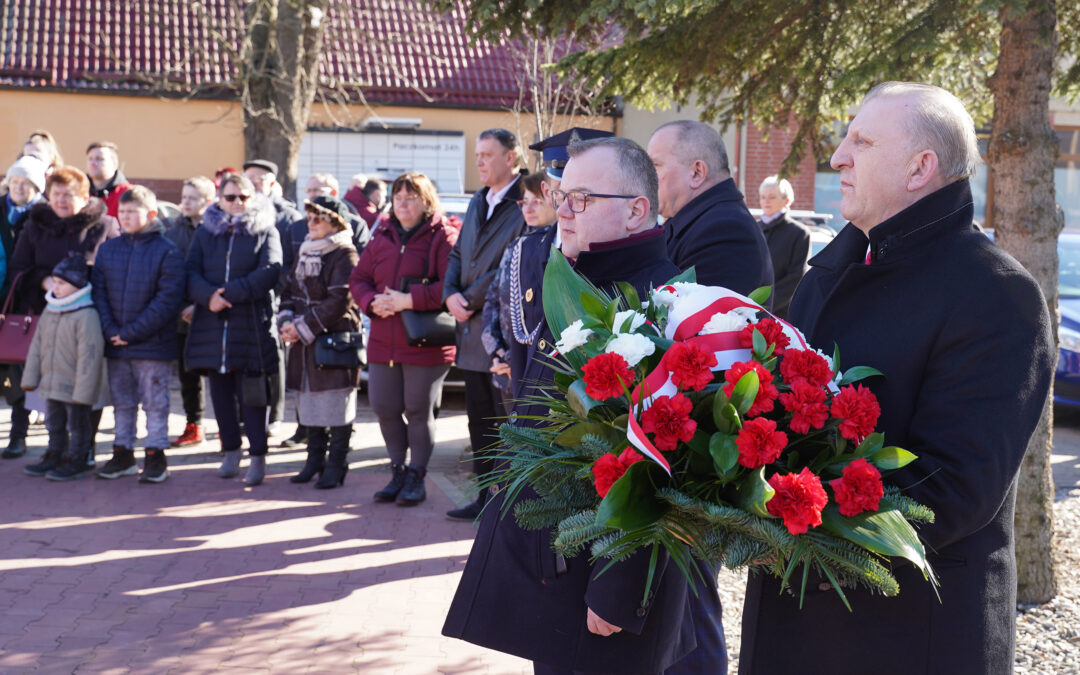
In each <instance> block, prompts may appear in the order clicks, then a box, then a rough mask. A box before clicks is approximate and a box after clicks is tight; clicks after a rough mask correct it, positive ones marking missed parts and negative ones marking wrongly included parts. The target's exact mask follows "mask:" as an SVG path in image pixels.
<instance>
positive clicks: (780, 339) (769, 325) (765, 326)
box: [739, 318, 791, 354]
mask: <svg viewBox="0 0 1080 675" xmlns="http://www.w3.org/2000/svg"><path fill="white" fill-rule="evenodd" d="M755 328H756V329H757V330H758V331H759V332H760V333H761V336H762V337H764V338H765V344H766V345H769V344H775V345H776V350H775V353H777V354H783V353H784V349H785V348H786V347H787V346H788V345H789V344H791V340H789V339H788V336H787V335H784V327H783V326H781V325H780V322H779V321H777V320H776V319H768V318H765V319H762V320H761V321H758V322H757V323H750V324H747V325H746V328H743V329H742V330H741V331H740V332H739V344H741V345H742V346H743V347H753V346H754V329H755Z"/></svg>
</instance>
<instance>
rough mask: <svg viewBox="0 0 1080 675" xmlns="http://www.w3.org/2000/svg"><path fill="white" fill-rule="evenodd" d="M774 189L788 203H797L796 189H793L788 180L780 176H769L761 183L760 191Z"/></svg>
mask: <svg viewBox="0 0 1080 675" xmlns="http://www.w3.org/2000/svg"><path fill="white" fill-rule="evenodd" d="M770 187H774V188H776V189H777V190H778V191H779V192H780V196H781V197H783V198H784V199H786V200H788V201H792V202H793V201H795V188H793V187H791V182H790V181H788V179H787V178H781V177H780V176H769V177H768V178H766V179H765V180H763V181H761V187H759V188H758V191H759V192H760V191H761V190H764V189H765V188H770Z"/></svg>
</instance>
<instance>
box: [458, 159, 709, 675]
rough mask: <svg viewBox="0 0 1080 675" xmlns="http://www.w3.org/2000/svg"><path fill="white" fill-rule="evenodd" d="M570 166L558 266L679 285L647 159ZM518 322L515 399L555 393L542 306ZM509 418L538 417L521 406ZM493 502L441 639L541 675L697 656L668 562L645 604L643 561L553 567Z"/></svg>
mask: <svg viewBox="0 0 1080 675" xmlns="http://www.w3.org/2000/svg"><path fill="white" fill-rule="evenodd" d="M569 155H570V160H569V163H568V164H567V166H566V169H565V172H564V173H563V181H562V184H561V186H560V189H559V190H556V191H554V192H553V201H554V203H555V204H557V205H558V207H559V208H558V216H559V226H560V228H561V229H562V253H561V254H562V255H565V256H566V257H567V258H569V259H570V260H571V261H573V262H574V266H575V269H576V270H577V271H578V272H579V273H581V274H582V275H584V276H585V277H586V278H588V279H590V280H591V281H592V282H593V283H595V284H597V285H598V286H600V287H601V288H604V289H606V290H608V291H609V292H611V291H613V290H614V289H615V283H616V282H617V281H627V282H629V283H631V284H632V285H633V286H634V287H635V288H636V289H637V290H638V292H639V293H643V294H644V293H648V291H649V290H650V289H652V288H653V287H654V286H656V285H658V284H661V283H664V282H665V281H667V280H668V279H669V278H671V277H672V276H674V275H676V274H677V273H678V268H676V267H675V266H674V265H673V264H672V263H671V262H670V261H669V260H668V259H667V253H666V247H665V245H664V239H663V230H662V228H659V227H657V226H656V212H655V209H654V206H653V204H654V203H655V201H656V174H655V171H654V170H653V169H652V165H651V162H650V161H649V158H648V156H647V155H646V154H645V152H644V150H642V148H641V147H640V146H638V145H636V144H635V143H633V142H632V141H629V140H627V139H622V138H600V139H594V140H591V141H585V142H582V143H579V144H575V145H572V146H571V147H570V149H569ZM597 193H599V194H605V195H607V196H606V197H597V196H595V195H596V194H597ZM612 195H620V196H612ZM552 255H559V253H554V254H552ZM529 269H533V270H535V271H537V272H540V273H542V268H540V267H535V268H534V267H530V268H529ZM529 287H531V288H534V289H540V288H541V287H542V279H541V278H539V277H537V278H533V279H531V280H529ZM536 295H539V294H538V293H537V294H536ZM526 317H527V320H530V321H531V320H537V321H540V322H541V324H540V329H539V333H538V339H537V340H536V341H535V343H534V344H532V345H530V346H529V348H528V349H529V359H528V361H527V364H526V366H525V372H524V374H523V376H522V378H521V379H520V380H519V382H518V389H519V391H521V390H525V389H526V388H527V387H528V386H529V385H527V384H525V383H531V382H540V383H547V384H550V383H551V381H552V371H551V369H550V368H548V367H547V366H545V365H544V363H543V359H542V358H538V355H542V354H545V353H547V352H548V351H550V350H551V349H552V347H553V344H554V341H555V336H553V335H552V333H551V330H550V329H549V328H548V326H547V324H546V322H544V321H543V320H542V319H543V315H542V303H541V302H539V300H538V301H537V302H536V303H535V305H531V306H530V312H529V313H528V314H527V315H526ZM515 412H516V413H518V414H519V415H522V416H525V415H528V414H529V413H531V412H534V413H543V412H545V411H543V410H539V409H537V410H530V406H527V405H525V404H518V405H517V407H516V408H515ZM523 496H525V497H528V496H529V495H528V494H525V495H523ZM502 499H503V496H502V494H499V495H497V496H495V497H494V498H493V503H492V504H490V505H489V507H488V508H487V509H485V511H484V514H483V516H482V518H481V521H480V530H479V532H478V533H477V538H476V542H475V543H474V545H473V550H472V553H471V554H470V556H469V561H468V563H467V565H466V567H465V571H464V573H463V575H462V579H461V584H460V585H459V587H458V590H457V593H456V595H455V597H454V601H453V603H452V604H451V607H450V611H449V612H448V615H447V619H446V624H445V626H444V627H443V633H444V634H445V635H448V636H452V637H458V638H461V639H463V640H467V641H469V642H473V643H475V644H478V645H482V646H485V647H489V648H491V649H497V650H500V651H504V652H507V653H510V654H516V655H518V656H521V657H523V658H527V659H531V660H532V661H534V669H535V672H537V673H542V674H558V673H590V672H591V673H597V672H611V673H614V672H617V673H658V672H662V671H664V670H665V669H667V668H668V667H670V666H671V665H672V664H674V663H676V662H677V661H679V660H680V659H681V658H682V657H684V656H685V655H686V654H687V653H688V652H690V651H691V650H692V649H693V648H694V645H695V640H694V627H693V620H692V619H691V618H690V606H689V605H690V603H689V601H688V591H687V586H686V582H685V580H684V578H683V577H682V575H681V574H680V572H679V571H678V569H676V568H675V567H674V566H671V565H667V564H666V563H667V561H666V557H662V558H664V559H662V561H661V564H660V566H659V567H658V570H657V577H656V579H655V580H654V588H655V590H654V591H653V592H652V594H651V595H650V599H649V600H648V601H646V602H644V603H643V602H642V596H643V595H644V588H645V581H646V576H647V570H648V555H633V556H631V557H630V558H628V559H626V560H624V561H622V562H620V563H618V564H616V565H614V566H612V567H611V568H610V569H608V570H607V571H606V572H605V573H604V574H602V575H600V576H595V572H596V571H597V570H596V569H594V567H593V565H592V564H590V562H589V556H588V554H581V555H579V556H576V557H574V558H572V559H569V560H565V559H563V558H561V557H559V556H556V555H555V553H554V552H553V551H552V550H551V530H550V529H545V530H533V531H525V530H522V529H521V528H520V527H518V525H517V523H516V522H515V520H514V519H513V517H512V516H508V517H505V518H504V517H501V514H500V511H501V510H502V508H503V506H504V505H503V504H502V503H501V500H502Z"/></svg>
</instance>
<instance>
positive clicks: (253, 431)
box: [210, 372, 268, 457]
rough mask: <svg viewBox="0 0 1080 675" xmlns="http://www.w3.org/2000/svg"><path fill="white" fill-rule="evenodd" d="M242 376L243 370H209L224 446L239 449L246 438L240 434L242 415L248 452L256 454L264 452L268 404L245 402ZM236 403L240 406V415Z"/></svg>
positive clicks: (222, 447)
mask: <svg viewBox="0 0 1080 675" xmlns="http://www.w3.org/2000/svg"><path fill="white" fill-rule="evenodd" d="M243 379H244V374H243V373H241V372H229V373H224V374H222V373H211V374H210V400H211V401H212V402H213V404H214V417H216V418H217V423H218V438H219V439H221V449H222V450H223V451H226V450H239V449H240V446H241V445H242V444H243V439H241V438H240V419H243V420H244V435H245V436H247V438H248V454H250V455H251V456H253V457H255V456H258V455H265V454H266V426H267V424H268V420H267V413H268V408H267V407H266V406H264V405H263V406H250V405H244V400H243ZM237 405H239V407H240V414H239V416H238V415H237V411H236V408H237Z"/></svg>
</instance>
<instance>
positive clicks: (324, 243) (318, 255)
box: [295, 230, 352, 283]
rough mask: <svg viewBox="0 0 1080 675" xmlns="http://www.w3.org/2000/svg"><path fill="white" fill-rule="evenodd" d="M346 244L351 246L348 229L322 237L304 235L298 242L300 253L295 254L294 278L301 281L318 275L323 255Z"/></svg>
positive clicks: (350, 235) (350, 236) (350, 234)
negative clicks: (301, 242)
mask: <svg viewBox="0 0 1080 675" xmlns="http://www.w3.org/2000/svg"><path fill="white" fill-rule="evenodd" d="M346 246H352V233H351V232H349V231H348V230H341V231H340V232H335V233H334V234H332V235H330V236H329V237H323V238H322V239H312V238H311V235H308V236H306V237H304V243H303V244H300V253H299V254H298V255H297V256H296V272H295V274H296V280H297V281H299V282H301V283H303V281H304V279H308V278H311V277H317V276H319V272H321V271H322V259H323V256H324V255H326V254H327V253H329V252H330V251H336V250H337V249H339V248H345V247H346Z"/></svg>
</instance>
